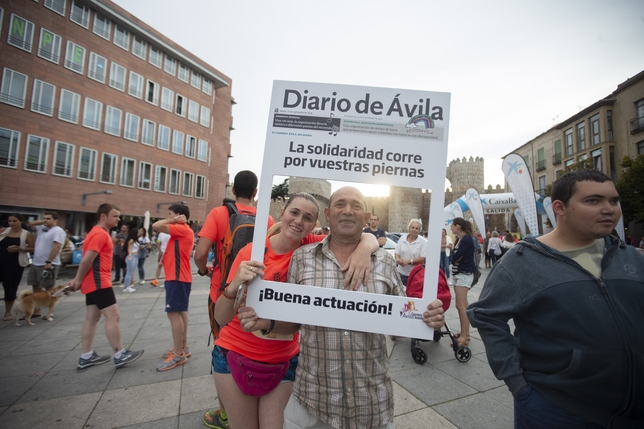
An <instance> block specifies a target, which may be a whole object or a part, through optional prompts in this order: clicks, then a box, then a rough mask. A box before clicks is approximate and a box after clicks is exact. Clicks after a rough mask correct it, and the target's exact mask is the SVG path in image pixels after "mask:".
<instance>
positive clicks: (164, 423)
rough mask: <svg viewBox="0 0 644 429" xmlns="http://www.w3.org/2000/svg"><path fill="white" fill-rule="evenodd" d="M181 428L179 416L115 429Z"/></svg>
mask: <svg viewBox="0 0 644 429" xmlns="http://www.w3.org/2000/svg"><path fill="white" fill-rule="evenodd" d="M180 427H182V426H179V416H175V417H168V418H165V419H160V420H154V421H151V422H143V423H137V424H134V425H129V426H120V427H118V428H116V427H115V429H177V428H180ZM183 427H188V426H183ZM192 427H194V428H196V427H198V426H197V425H193V426H192Z"/></svg>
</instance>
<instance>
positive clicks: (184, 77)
mask: <svg viewBox="0 0 644 429" xmlns="http://www.w3.org/2000/svg"><path fill="white" fill-rule="evenodd" d="M188 76H189V71H188V67H187V66H186V65H185V64H183V63H179V75H178V78H179V80H181V81H183V82H185V83H188Z"/></svg>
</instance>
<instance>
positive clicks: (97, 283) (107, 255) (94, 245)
mask: <svg viewBox="0 0 644 429" xmlns="http://www.w3.org/2000/svg"><path fill="white" fill-rule="evenodd" d="M113 249H114V243H112V237H110V234H109V233H108V232H107V231H106V230H105V229H104V228H103V227H101V226H98V225H96V226H94V228H92V230H91V231H90V232H89V233H88V234H87V236H86V237H85V240H84V241H83V256H85V253H87V251H88V250H93V251H94V252H97V253H98V255H97V256H96V258H94V262H92V267H91V268H90V269H89V271H87V274H85V277H84V278H83V280H82V282H81V292H82V293H83V294H88V293H91V292H94V291H97V290H98V289H106V288H108V287H112V250H113Z"/></svg>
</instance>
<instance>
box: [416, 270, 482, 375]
mask: <svg viewBox="0 0 644 429" xmlns="http://www.w3.org/2000/svg"><path fill="white" fill-rule="evenodd" d="M424 281H425V264H422V265H417V266H415V267H414V268H413V269H412V270H411V273H409V278H408V279H407V296H408V297H409V298H422V297H423V285H424ZM437 298H438V299H440V300H441V301H442V302H443V310H445V311H447V309H448V308H449V306H450V303H451V302H452V294H451V293H450V291H449V285H448V284H447V278H446V277H445V273H443V270H441V269H440V268H439V269H438V291H437ZM444 336H449V337H450V338H451V340H452V349H453V350H454V356H455V357H456V359H457V360H458V361H459V362H467V361H468V360H470V358H471V357H472V352H471V351H470V349H469V348H468V347H467V346H463V345H461V343H459V342H458V340H457V339H456V337H455V336H454V334H452V331H450V330H449V326H447V322H445V327H444V330H434V341H440V339H441V338H442V337H444ZM421 341H427V340H418V339H415V338H412V339H411V356H412V358H414V362H416V363H417V364H419V365H423V364H424V363H425V362H427V353H425V351H424V350H423V349H422V348H420V346H419V345H418V343H420V342H421Z"/></svg>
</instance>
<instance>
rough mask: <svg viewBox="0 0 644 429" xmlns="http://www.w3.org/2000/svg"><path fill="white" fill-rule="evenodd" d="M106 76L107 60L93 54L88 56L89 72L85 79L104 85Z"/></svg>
mask: <svg viewBox="0 0 644 429" xmlns="http://www.w3.org/2000/svg"><path fill="white" fill-rule="evenodd" d="M106 74H107V60H106V59H105V58H103V57H101V56H100V55H98V54H95V53H94V52H90V54H89V70H87V77H88V78H90V79H94V80H95V81H97V82H100V83H105V76H106Z"/></svg>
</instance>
